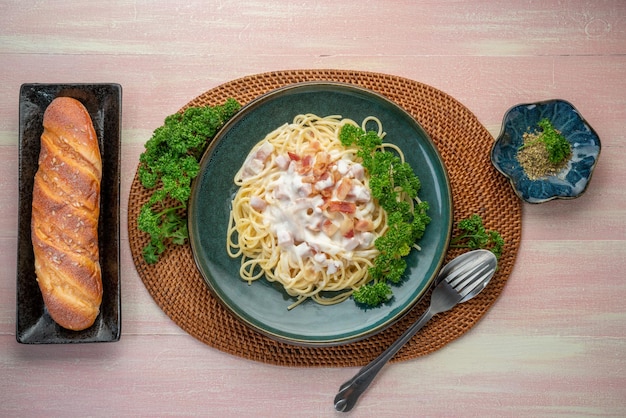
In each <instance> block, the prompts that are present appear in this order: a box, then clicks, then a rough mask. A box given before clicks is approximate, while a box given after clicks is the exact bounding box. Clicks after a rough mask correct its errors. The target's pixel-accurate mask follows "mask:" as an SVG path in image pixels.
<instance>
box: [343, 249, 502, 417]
mask: <svg viewBox="0 0 626 418" xmlns="http://www.w3.org/2000/svg"><path fill="white" fill-rule="evenodd" d="M496 268H497V260H496V257H495V256H494V255H493V253H492V252H490V251H487V250H474V251H470V252H467V253H465V254H462V255H460V256H458V257H456V258H455V259H453V260H452V261H450V262H449V263H448V264H446V266H445V267H444V268H443V269H441V271H440V272H439V274H438V275H437V279H436V280H435V288H434V290H433V293H432V296H431V299H430V306H429V307H428V309H427V310H426V312H424V313H423V314H422V316H421V317H420V318H419V319H418V320H417V321H416V322H415V323H414V324H412V325H411V326H410V327H409V328H408V329H407V330H406V331H405V332H404V333H403V334H402V335H401V336H400V337H399V338H398V339H397V340H396V341H394V342H393V343H392V344H391V345H390V346H389V347H388V348H387V349H386V350H385V351H383V352H382V353H381V354H380V355H379V356H378V357H376V358H375V359H374V360H372V361H371V362H370V363H369V364H367V365H366V366H364V367H363V368H362V369H361V370H359V372H358V373H357V374H356V375H355V376H354V377H353V378H352V379H350V380H348V381H347V382H345V383H344V384H343V385H341V387H340V388H339V392H338V393H337V395H336V396H335V400H334V403H335V409H336V410H337V411H341V412H347V411H350V410H351V409H352V408H353V407H354V405H356V402H357V400H358V399H359V397H360V396H361V394H362V393H363V392H364V391H365V389H367V387H368V386H369V385H370V383H372V381H373V380H374V378H375V377H376V375H377V374H378V372H379V371H380V370H381V369H382V368H383V366H384V365H385V364H386V363H387V362H388V361H389V360H391V358H393V356H395V355H396V353H397V352H398V351H399V350H400V348H402V346H404V344H406V343H407V342H408V341H409V340H410V339H411V338H412V337H413V336H414V335H415V334H416V333H417V332H418V331H419V330H420V329H421V328H422V327H423V326H424V325H425V324H426V323H427V322H428V321H429V320H430V319H431V318H432V317H433V316H434V315H436V314H438V313H441V312H445V311H448V310H450V309H452V308H453V307H454V306H456V305H457V304H459V303H462V302H465V301H468V300H470V299H471V298H473V297H474V296H476V295H477V294H478V293H480V292H481V291H482V290H483V289H484V288H485V286H487V283H489V281H490V280H491V278H492V277H493V275H494V273H495V271H496Z"/></svg>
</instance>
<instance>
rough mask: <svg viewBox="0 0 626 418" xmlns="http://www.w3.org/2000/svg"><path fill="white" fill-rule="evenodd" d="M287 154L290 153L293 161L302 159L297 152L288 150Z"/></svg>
mask: <svg viewBox="0 0 626 418" xmlns="http://www.w3.org/2000/svg"><path fill="white" fill-rule="evenodd" d="M287 155H289V158H290V159H291V161H300V156H299V155H298V154H296V153H295V152H291V151H287Z"/></svg>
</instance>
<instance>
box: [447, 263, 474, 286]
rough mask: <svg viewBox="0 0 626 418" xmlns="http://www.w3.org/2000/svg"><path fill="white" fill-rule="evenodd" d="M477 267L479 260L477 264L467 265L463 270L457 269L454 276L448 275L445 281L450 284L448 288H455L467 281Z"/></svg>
mask: <svg viewBox="0 0 626 418" xmlns="http://www.w3.org/2000/svg"><path fill="white" fill-rule="evenodd" d="M478 266H480V260H478V262H476V263H471V264H469V263H468V264H467V265H466V266H464V267H463V268H459V269H458V272H455V274H450V276H448V278H447V279H446V280H447V282H448V284H450V286H452V287H457V286H458V285H459V284H461V283H463V282H465V281H467V278H468V277H471V276H472V275H474V274H475V270H476V268H477V267H478Z"/></svg>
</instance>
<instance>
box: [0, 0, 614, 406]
mask: <svg viewBox="0 0 626 418" xmlns="http://www.w3.org/2000/svg"><path fill="white" fill-rule="evenodd" d="M0 62H1V63H2V70H0V81H1V82H0V265H2V266H3V268H2V271H1V272H0V376H2V379H0V416H41V415H47V416H85V415H89V416H165V415H185V416H190V415H199V416H220V417H222V416H245V415H253V416H277V417H283V416H284V417H294V416H302V417H312V416H333V415H339V414H337V413H334V410H333V408H332V398H333V397H334V394H335V392H336V390H337V388H338V386H339V384H340V383H341V382H343V381H344V380H346V379H347V378H349V377H351V376H352V374H353V373H354V372H355V371H356V370H355V369H317V368H312V369H297V368H283V367H273V366H268V365H264V364H259V363H256V362H250V361H247V360H243V359H241V358H238V357H233V356H230V355H227V354H224V353H222V352H220V351H217V350H214V349H211V348H208V347H206V346H204V345H203V344H201V343H199V342H198V341H196V340H194V339H193V338H192V337H190V336H188V335H187V334H186V333H185V332H184V331H182V330H181V329H180V328H178V327H177V326H176V325H175V324H173V323H172V322H171V321H170V320H169V318H167V316H166V315H165V314H163V312H161V310H160V309H159V308H158V307H157V306H156V305H155V303H154V302H153V300H152V299H151V297H150V296H149V294H148V292H147V291H146V289H145V288H144V287H143V284H142V283H141V280H140V279H139V277H138V275H137V273H136V271H135V269H134V266H133V262H132V260H131V257H130V253H129V250H128V237H127V232H126V230H127V225H126V222H127V215H126V208H127V201H126V199H127V196H128V192H129V188H130V184H131V181H132V176H133V175H134V171H135V168H136V166H137V161H138V158H139V154H140V153H141V152H142V150H143V143H144V142H145V141H146V140H147V139H148V138H149V137H150V134H151V132H152V131H153V130H154V129H155V128H156V127H157V126H159V125H160V124H161V123H162V122H163V119H164V117H165V116H167V115H168V114H170V113H173V112H175V111H177V110H178V109H179V108H180V107H181V106H183V105H184V104H185V103H187V102H188V101H189V100H190V99H192V98H193V97H196V96H197V95H198V94H200V93H202V92H204V91H206V90H209V89H210V88H212V87H215V86H217V85H219V84H221V83H224V82H226V81H228V80H231V79H234V78H239V77H243V76H245V75H249V74H255V73H260V72H265V71H273V70H283V69H298V68H337V69H354V70H364V71H374V72H383V73H388V74H394V75H398V76H402V77H407V78H411V79H414V80H417V81H420V82H422V83H426V84H429V85H431V86H433V87H435V88H438V89H440V90H442V91H444V92H446V93H448V94H450V95H451V96H453V97H455V98H456V99H457V100H459V101H460V102H461V103H463V104H464V105H465V106H467V107H468V108H469V109H470V110H472V111H473V112H474V113H475V114H476V116H477V117H478V119H479V120H480V121H481V122H482V123H483V124H484V125H485V126H486V127H487V129H488V130H489V131H490V132H491V133H492V135H494V136H496V135H497V134H498V133H499V130H500V124H501V119H502V116H503V115H504V113H505V111H506V110H507V109H508V108H509V107H511V106H513V105H515V104H517V103H525V102H530V101H535V100H543V99H548V98H562V99H566V100H569V101H571V102H572V103H573V104H574V105H575V106H576V107H577V108H578V109H579V110H580V112H581V113H582V115H583V116H584V117H585V118H586V119H587V120H588V122H589V123H590V124H591V125H592V126H593V127H594V128H595V130H596V131H597V132H598V134H599V135H600V138H601V139H602V154H601V156H600V160H599V164H598V166H597V168H596V170H595V172H594V176H593V179H592V181H591V185H590V188H589V190H588V191H587V192H586V193H585V195H583V196H582V197H581V198H579V199H576V200H573V201H567V202H566V201H558V202H550V203H546V204H542V205H525V206H524V208H523V222H522V225H523V231H522V244H521V248H520V251H519V254H518V258H517V262H516V265H515V269H514V271H513V274H512V276H511V278H510V280H509V282H508V283H507V286H506V288H505V289H504V292H503V294H502V296H501V298H500V299H499V300H498V301H497V303H496V304H495V305H494V307H493V308H492V309H491V310H490V311H489V313H488V314H487V315H486V316H485V318H483V319H482V320H481V321H480V322H479V323H478V324H477V326H476V327H474V328H473V329H472V330H471V331H470V332H469V333H468V334H466V335H465V336H463V337H462V338H460V339H459V340H457V341H455V342H453V343H452V344H450V345H448V346H446V347H445V348H444V349H442V350H439V351H437V352H435V353H433V354H431V355H429V356H426V357H423V358H418V359H415V360H412V361H409V362H402V363H398V364H394V365H390V366H389V367H387V368H386V369H385V370H384V371H383V372H382V373H381V375H380V376H379V378H378V380H377V381H376V382H375V383H374V384H373V385H372V387H371V388H370V390H369V391H368V392H367V393H366V394H365V395H364V396H363V398H362V399H361V401H360V403H359V405H358V406H357V408H356V409H355V410H354V411H353V412H352V413H350V414H349V415H351V416H359V417H361V416H364V417H367V416H377V417H379V416H429V417H430V416H445V417H450V416H481V417H482V416H494V417H495V416H497V417H502V416H511V417H520V416H528V417H554V416H568V417H570V416H581V417H589V416H615V417H618V416H626V354H625V353H626V308H625V307H624V306H625V304H624V300H625V299H626V279H625V278H624V271H625V268H626V245H625V240H626V193H624V189H625V188H626V180H624V179H626V162H624V158H623V157H622V156H623V154H624V151H625V144H626V138H625V134H624V123H625V121H626V3H625V2H622V1H618V0H606V1H602V0H565V1H556V0H555V1H548V0H546V1H542V2H536V1H531V0H525V1H517V2H511V1H506V0H499V1H489V0H480V1H479V0H476V1H444V2H441V1H432V0H431V1H395V2H373V3H370V4H368V6H367V7H364V6H363V4H362V2H350V1H330V0H313V1H306V2H296V1H293V0H280V1H277V2H274V3H271V4H270V3H267V2H262V1H251V0H246V1H240V2H233V1H226V0H223V1H217V0H211V1H206V2H203V1H185V2H174V1H169V0H168V1H153V2H146V1H129V0H116V1H109V2H98V3H86V2H79V1H66V2H53V1H35V0H31V1H14V0H11V1H4V2H2V3H1V4H0ZM27 82H116V83H120V84H121V85H122V87H123V120H122V126H123V135H122V141H123V147H122V184H121V189H122V193H121V195H122V209H121V211H122V213H121V219H122V223H123V225H122V226H121V231H122V232H121V234H122V237H121V238H122V251H121V264H122V271H123V275H122V304H123V305H122V310H123V311H122V318H123V326H122V338H121V340H120V341H119V342H118V343H113V344H100V345H98V344H96V345H82V346H67V345H66V346H24V345H19V344H17V342H16V341H15V277H16V247H17V242H16V240H17V227H16V225H17V199H18V193H19V191H18V94H19V86H20V85H21V84H22V83H27ZM77 393H80V394H82V395H81V397H77V396H76V395H75V394H77ZM35 396H36V397H35ZM33 399H37V401H36V402H34V401H33ZM294 399H296V400H294ZM294 404H295V405H294Z"/></svg>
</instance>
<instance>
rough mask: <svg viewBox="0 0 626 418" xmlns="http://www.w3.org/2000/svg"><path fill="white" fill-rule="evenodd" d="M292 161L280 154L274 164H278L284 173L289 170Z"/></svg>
mask: <svg viewBox="0 0 626 418" xmlns="http://www.w3.org/2000/svg"><path fill="white" fill-rule="evenodd" d="M290 161H291V160H290V159H289V158H287V157H285V156H284V155H283V154H280V155H279V156H277V157H276V159H275V160H274V162H275V163H276V166H277V167H278V168H279V169H281V170H282V171H285V170H287V168H288V167H289V162H290Z"/></svg>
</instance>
